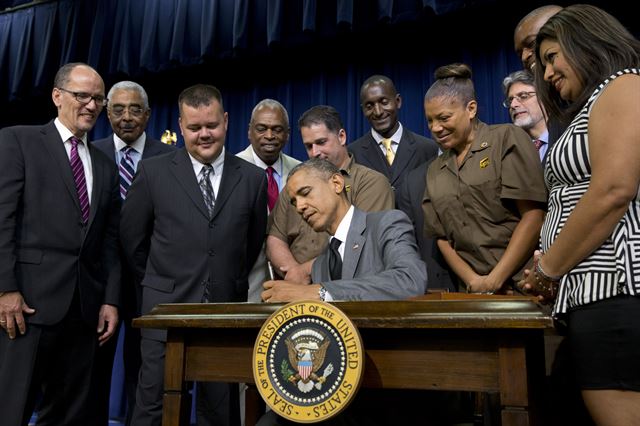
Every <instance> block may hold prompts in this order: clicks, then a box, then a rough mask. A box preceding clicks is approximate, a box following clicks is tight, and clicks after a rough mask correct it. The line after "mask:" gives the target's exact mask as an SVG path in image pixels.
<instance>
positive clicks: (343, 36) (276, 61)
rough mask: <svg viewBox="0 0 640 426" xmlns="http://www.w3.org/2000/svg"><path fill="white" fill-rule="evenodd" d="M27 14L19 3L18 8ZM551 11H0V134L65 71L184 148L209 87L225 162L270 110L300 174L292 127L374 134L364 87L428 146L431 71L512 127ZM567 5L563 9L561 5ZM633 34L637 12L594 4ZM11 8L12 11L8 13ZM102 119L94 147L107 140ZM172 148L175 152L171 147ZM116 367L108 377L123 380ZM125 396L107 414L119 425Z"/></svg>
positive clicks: (271, 6)
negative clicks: (509, 97) (321, 110)
mask: <svg viewBox="0 0 640 426" xmlns="http://www.w3.org/2000/svg"><path fill="white" fill-rule="evenodd" d="M25 3H27V4H26V5H25ZM546 3H548V2H542V1H512V0H60V1H39V2H32V3H28V2H27V1H25V0H0V127H4V126H9V125H16V124H42V123H45V122H47V121H49V120H50V119H51V118H52V117H54V116H55V114H56V112H55V109H54V108H53V104H52V102H51V87H52V82H53V77H54V74H55V72H56V70H57V69H58V68H59V66H60V65H62V64H64V63H67V62H72V61H81V62H87V63H89V64H90V65H92V66H94V67H95V68H96V69H97V70H98V71H99V72H100V74H101V75H102V76H103V77H104V79H105V83H106V86H107V90H108V88H109V87H110V86H111V85H112V84H114V83H115V82H117V81H119V80H123V79H129V80H134V81H137V82H138V83H140V84H142V85H143V86H144V87H145V88H146V89H147V92H148V94H149V99H150V104H151V108H152V115H151V119H150V121H149V126H148V129H147V131H148V133H149V134H150V135H151V136H153V137H156V138H159V137H160V136H161V134H162V133H163V132H164V130H166V129H170V130H172V131H175V132H176V133H178V135H179V128H178V108H177V97H178V94H179V93H180V91H182V90H183V89H184V88H186V87H187V86H189V85H192V84H195V83H207V84H213V85H215V86H217V87H218V88H219V89H220V90H221V91H222V94H223V98H224V104H225V109H226V110H227V111H228V113H229V131H228V134H227V142H226V148H227V150H229V151H230V152H231V153H236V152H238V151H240V150H242V149H244V148H245V147H246V145H247V144H248V141H247V126H248V122H249V118H250V114H251V110H252V108H253V106H254V105H255V104H256V103H257V102H258V101H259V100H261V99H263V98H265V97H270V98H274V99H277V100H279V101H280V102H282V103H283V104H284V105H285V107H286V108H287V110H288V112H289V116H290V119H291V127H292V131H291V141H290V143H289V144H288V145H287V146H286V147H285V152H286V153H288V154H290V155H293V156H294V157H296V158H298V159H300V160H304V159H306V153H305V151H304V148H303V146H302V143H301V140H300V134H299V132H298V130H297V125H296V122H297V119H298V118H299V117H300V115H301V114H302V113H303V112H304V111H305V110H306V109H308V108H310V107H312V106H314V105H317V104H330V105H333V106H334V107H336V108H337V109H338V111H339V112H340V113H341V115H342V118H343V121H344V123H345V127H346V130H347V135H348V141H352V140H355V139H356V138H357V137H359V136H360V135H362V134H363V133H364V132H366V131H368V130H369V126H368V123H367V122H366V120H365V119H364V117H363V115H362V112H361V110H360V106H359V88H360V84H361V83H362V82H363V81H364V80H365V79H366V78H367V77H368V76H370V75H372V74H385V75H387V76H389V77H391V78H392V79H393V80H394V82H395V83H396V86H397V89H398V91H399V92H400V94H401V95H402V99H403V103H402V109H401V110H400V120H401V121H402V123H403V124H404V125H405V127H407V128H409V129H411V130H413V131H415V132H417V133H421V134H425V135H428V130H427V127H426V121H425V118H424V111H423V105H422V98H423V96H424V93H425V92H426V90H427V89H428V87H429V86H430V85H431V83H432V82H433V71H434V70H435V69H436V68H437V67H439V66H441V65H445V64H448V63H452V62H465V63H467V64H469V65H471V67H472V68H473V71H474V82H475V85H476V90H477V96H478V100H479V106H480V118H481V119H482V120H483V121H485V122H487V123H490V124H493V123H501V122H508V121H509V117H508V115H507V113H506V110H505V109H504V108H502V106H501V101H502V98H503V95H502V92H501V82H502V79H503V78H504V76H505V75H507V74H508V73H509V72H511V71H514V70H517V69H520V61H519V59H518V58H517V57H516V55H515V53H514V52H513V30H514V28H515V25H516V23H517V22H518V21H519V20H520V18H521V17H522V16H524V15H525V14H526V13H527V12H529V11H530V10H532V9H534V8H535V7H538V6H540V5H542V4H546ZM557 3H558V4H561V5H567V4H569V2H566V1H561V2H557ZM588 3H594V4H597V5H599V6H601V7H603V8H605V9H606V10H608V11H609V12H611V13H613V14H614V15H615V16H617V17H618V18H619V19H620V20H621V21H622V22H623V23H624V24H626V25H627V26H628V27H629V29H630V30H631V31H632V32H634V33H635V34H636V35H638V34H639V33H640V24H639V23H638V20H637V19H634V18H636V17H637V14H635V13H634V12H633V7H634V3H637V2H634V1H628V0H610V1H591V2H588ZM6 7H15V8H14V9H8V10H6V11H4V12H2V10H3V9H4V8H6ZM110 133H111V131H110V127H109V123H108V121H107V119H106V114H104V113H103V114H102V115H101V117H100V119H99V121H98V123H97V125H96V127H95V129H94V130H93V132H92V135H91V137H92V138H93V139H97V138H101V137H105V136H107V135H108V134H110ZM178 145H183V142H182V139H181V137H180V136H178ZM121 374H122V372H121V365H120V364H119V363H117V364H116V370H115V376H116V377H120V376H121ZM121 390H122V389H121V388H119V387H118V385H116V386H115V387H114V393H113V398H112V399H113V402H114V406H113V407H112V409H113V410H112V413H113V414H115V415H119V414H120V415H121V414H122V410H123V407H122V406H121V405H120V404H118V402H121V401H122V398H121Z"/></svg>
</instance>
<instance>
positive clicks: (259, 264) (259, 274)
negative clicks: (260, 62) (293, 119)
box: [236, 99, 300, 302]
mask: <svg viewBox="0 0 640 426" xmlns="http://www.w3.org/2000/svg"><path fill="white" fill-rule="evenodd" d="M290 132H291V130H290V127H289V114H287V110H286V109H285V107H284V106H282V104H281V103H280V102H278V101H276V100H274V99H263V100H261V101H260V102H258V103H257V104H256V106H255V107H254V108H253V111H252V112H251V120H250V121H249V130H248V135H249V142H250V145H249V146H248V147H247V148H246V149H245V150H243V151H241V152H239V153H238V154H236V155H237V156H238V157H240V158H242V159H243V160H246V161H248V162H250V163H251V164H255V165H256V166H258V167H260V168H261V169H263V170H264V171H265V173H266V175H267V204H268V212H267V213H269V212H271V210H273V207H274V206H275V204H276V200H277V199H278V194H280V191H281V190H282V189H283V188H284V187H285V185H286V184H287V176H288V175H289V172H290V171H291V169H293V168H294V167H295V166H296V165H297V164H300V161H298V160H296V159H295V158H293V157H290V156H288V155H286V154H283V153H282V148H284V146H285V145H286V144H287V142H288V141H289V134H290ZM265 237H266V236H265ZM269 277H270V273H269V269H268V266H267V256H266V255H265V247H264V246H263V247H262V250H261V251H260V255H259V256H258V259H257V260H256V263H255V265H253V268H252V269H251V272H250V273H249V297H248V301H249V302H261V300H260V293H261V292H262V283H264V282H265V281H266V280H268V279H269Z"/></svg>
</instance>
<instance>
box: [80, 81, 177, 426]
mask: <svg viewBox="0 0 640 426" xmlns="http://www.w3.org/2000/svg"><path fill="white" fill-rule="evenodd" d="M107 99H108V101H109V102H108V104H107V117H108V118H109V122H110V123H111V128H112V129H113V134H112V135H110V136H109V137H107V138H104V139H99V140H96V141H95V142H94V143H93V144H94V146H95V147H96V148H98V149H99V150H101V151H102V152H104V153H105V154H107V155H108V156H109V158H111V159H112V161H113V166H114V167H116V168H117V169H118V170H119V175H120V180H121V182H120V195H121V197H122V198H123V199H124V198H125V196H126V192H127V189H128V185H129V184H130V183H131V179H130V177H132V176H130V174H131V173H135V171H136V170H137V168H138V162H139V161H140V160H142V159H145V158H150V157H153V156H156V155H160V154H165V153H168V152H172V151H174V150H175V147H174V146H172V145H167V144H164V143H162V142H160V141H159V140H156V139H153V138H151V137H149V136H148V135H147V134H146V132H145V129H146V127H147V123H148V122H149V117H150V116H151V109H150V108H149V98H148V96H147V92H146V91H145V90H144V88H143V87H142V86H141V85H139V84H138V83H135V82H133V81H120V82H118V83H116V84H114V85H113V87H111V89H110V90H109V93H108V94H107ZM128 263H129V262H127V261H126V260H125V259H121V264H122V278H121V282H122V309H121V312H120V316H121V318H122V327H123V328H124V339H123V353H122V356H123V361H124V389H125V394H126V398H127V415H126V420H125V424H126V425H129V424H130V422H131V413H132V411H133V407H134V406H135V401H136V399H135V398H136V387H137V385H138V370H139V369H140V362H141V361H140V330H139V329H137V328H133V327H131V320H132V319H133V318H135V317H137V316H139V312H140V309H139V307H138V303H139V302H138V301H139V300H140V297H141V295H140V285H139V283H138V282H136V280H135V275H134V273H133V271H132V270H131V268H130V267H129V266H128ZM117 341H118V339H112V340H111V341H110V342H109V343H107V344H106V345H104V346H103V347H101V348H100V349H99V350H98V353H97V355H96V360H95V368H94V372H93V374H94V381H93V384H92V390H91V395H93V397H92V399H91V400H92V403H93V407H92V410H91V412H92V414H91V415H92V418H91V421H90V422H89V424H94V425H106V424H108V423H109V395H110V390H111V371H112V369H113V359H114V355H115V352H116V346H117Z"/></svg>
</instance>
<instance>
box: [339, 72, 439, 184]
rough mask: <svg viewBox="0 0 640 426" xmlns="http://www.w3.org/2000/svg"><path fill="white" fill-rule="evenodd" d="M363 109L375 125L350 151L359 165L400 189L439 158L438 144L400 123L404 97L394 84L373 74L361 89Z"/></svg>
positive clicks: (352, 145) (383, 77) (370, 121)
mask: <svg viewBox="0 0 640 426" xmlns="http://www.w3.org/2000/svg"><path fill="white" fill-rule="evenodd" d="M360 106H361V107H362V112H363V113H364V116H365V117H366V118H367V120H368V121H369V123H370V124H371V132H369V133H367V134H365V135H364V136H362V137H360V138H359V139H357V140H356V141H354V142H353V143H352V144H349V145H348V146H347V148H348V149H349V152H351V153H352V154H353V155H354V157H355V159H356V161H357V162H358V164H361V165H363V166H367V167H369V168H371V169H373V170H376V171H378V172H380V173H382V174H383V175H385V176H386V177H387V179H389V183H390V184H391V187H392V188H393V189H394V190H396V189H397V188H400V186H402V181H403V180H404V178H405V176H406V174H407V173H408V172H409V171H410V170H413V169H415V168H416V167H418V166H419V165H421V164H423V163H424V162H426V161H427V160H430V159H431V158H434V157H436V156H437V155H438V147H437V145H436V144H435V142H434V141H432V140H431V139H427V138H425V137H424V136H420V135H418V134H416V133H413V132H412V131H411V130H409V129H405V128H404V127H403V126H402V124H401V123H400V121H398V111H399V110H400V107H401V106H402V98H401V97H400V94H399V93H398V92H397V91H396V87H395V85H394V84H393V81H391V79H390V78H389V77H385V76H383V75H373V76H371V77H369V78H368V79H366V80H365V82H364V83H363V84H362V87H361V88H360Z"/></svg>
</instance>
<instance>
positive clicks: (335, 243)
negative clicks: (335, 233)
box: [329, 237, 342, 251]
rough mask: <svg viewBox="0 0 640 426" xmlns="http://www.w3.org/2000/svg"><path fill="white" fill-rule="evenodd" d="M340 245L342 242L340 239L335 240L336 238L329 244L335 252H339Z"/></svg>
mask: <svg viewBox="0 0 640 426" xmlns="http://www.w3.org/2000/svg"><path fill="white" fill-rule="evenodd" d="M340 244H342V241H340V240H339V239H337V238H335V237H333V238H332V239H331V242H330V243H329V245H330V246H331V248H332V249H333V250H336V251H337V250H338V248H339V247H340Z"/></svg>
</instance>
